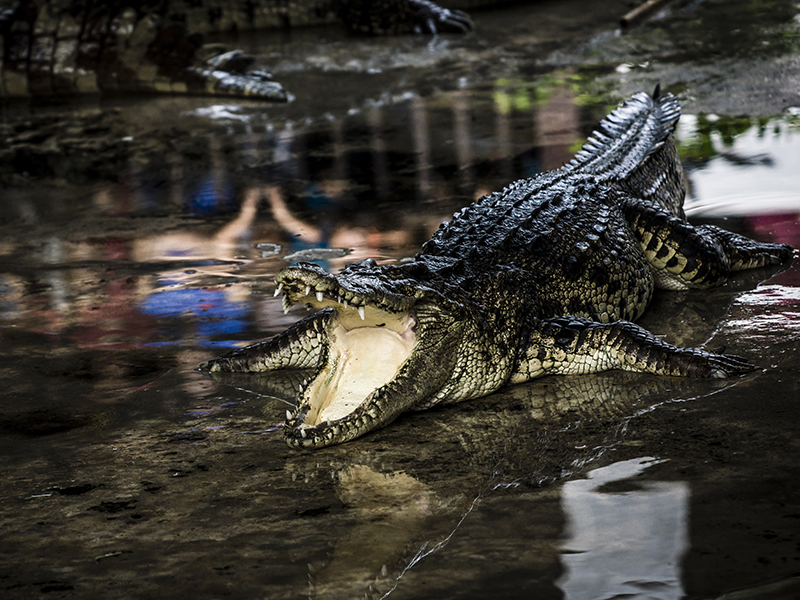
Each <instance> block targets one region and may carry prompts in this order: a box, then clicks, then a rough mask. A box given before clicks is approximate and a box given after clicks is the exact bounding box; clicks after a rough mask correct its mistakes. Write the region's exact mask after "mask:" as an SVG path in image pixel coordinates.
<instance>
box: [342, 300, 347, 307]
mask: <svg viewBox="0 0 800 600" xmlns="http://www.w3.org/2000/svg"><path fill="white" fill-rule="evenodd" d="M342 304H343V305H344V307H345V308H347V298H345V299H344V302H342Z"/></svg>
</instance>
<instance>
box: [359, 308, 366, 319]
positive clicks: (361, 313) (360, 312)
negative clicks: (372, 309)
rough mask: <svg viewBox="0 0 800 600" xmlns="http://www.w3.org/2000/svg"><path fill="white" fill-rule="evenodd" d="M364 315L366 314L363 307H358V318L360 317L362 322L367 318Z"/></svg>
mask: <svg viewBox="0 0 800 600" xmlns="http://www.w3.org/2000/svg"><path fill="white" fill-rule="evenodd" d="M365 313H366V311H365V310H364V307H363V306H359V307H358V316H359V317H361V320H362V321H363V320H364V319H366V318H367V317H366V314H365Z"/></svg>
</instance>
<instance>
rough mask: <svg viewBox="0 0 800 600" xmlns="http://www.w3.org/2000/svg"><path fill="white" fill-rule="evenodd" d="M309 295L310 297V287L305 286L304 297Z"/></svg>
mask: <svg viewBox="0 0 800 600" xmlns="http://www.w3.org/2000/svg"><path fill="white" fill-rule="evenodd" d="M310 295H311V286H310V285H307V286H306V296H310Z"/></svg>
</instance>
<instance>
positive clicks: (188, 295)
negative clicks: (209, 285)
mask: <svg viewBox="0 0 800 600" xmlns="http://www.w3.org/2000/svg"><path fill="white" fill-rule="evenodd" d="M140 309H141V312H142V313H143V314H146V315H151V316H156V317H161V318H165V317H166V318H170V317H172V318H180V317H187V316H188V317H190V319H191V321H192V323H193V325H194V330H193V331H192V332H187V331H186V330H185V328H184V327H183V326H181V324H180V323H169V324H167V323H168V322H166V321H164V323H165V325H166V328H165V329H164V330H162V331H161V335H162V336H163V337H164V338H165V339H164V340H163V341H160V342H154V343H151V344H148V345H150V346H173V345H181V344H185V343H186V342H188V341H191V338H194V341H195V343H196V344H197V345H198V346H203V347H217V348H219V347H223V348H235V347H237V346H239V345H241V343H242V342H243V341H245V340H241V341H240V340H237V339H234V336H236V335H237V334H241V333H243V332H244V331H246V330H247V328H248V321H247V315H248V312H249V306H248V305H247V303H245V302H232V301H230V300H229V299H228V298H227V295H226V293H225V290H222V289H201V288H183V289H175V290H165V291H161V292H155V293H153V294H151V295H150V296H148V297H147V298H146V299H145V300H144V301H143V302H142V303H141V306H140ZM182 322H183V321H181V323H182ZM217 337H221V338H222V340H223V341H215V338H217Z"/></svg>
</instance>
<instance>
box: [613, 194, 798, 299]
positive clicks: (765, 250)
mask: <svg viewBox="0 0 800 600" xmlns="http://www.w3.org/2000/svg"><path fill="white" fill-rule="evenodd" d="M622 210H623V212H624V214H625V217H626V219H627V221H628V224H629V225H630V227H631V229H632V230H633V232H634V235H635V236H636V238H637V239H638V240H639V244H640V246H641V248H642V251H643V252H644V254H645V257H646V258H647V260H648V262H649V263H650V266H651V267H652V269H653V273H654V275H655V278H656V285H657V286H658V287H661V288H666V289H672V290H682V289H689V288H708V287H714V286H718V285H721V284H723V283H725V281H726V280H727V279H728V277H729V275H730V274H731V273H732V272H734V271H742V270H744V269H754V268H758V267H763V266H766V265H772V264H779V263H781V262H783V261H785V260H787V259H788V258H789V257H791V256H792V247H791V246H787V245H786V244H770V243H763V242H757V241H755V240H752V239H750V238H748V237H745V236H743V235H739V234H736V233H731V232H730V231H725V230H724V229H720V228H719V227H715V226H713V225H698V226H696V227H695V226H693V225H691V224H689V223H687V222H686V221H684V220H683V219H681V218H679V217H676V216H674V215H671V214H669V213H668V212H667V211H665V210H664V209H662V208H660V207H657V206H655V205H654V204H650V203H644V202H642V201H641V200H636V199H628V200H626V201H623V203H622Z"/></svg>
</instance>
